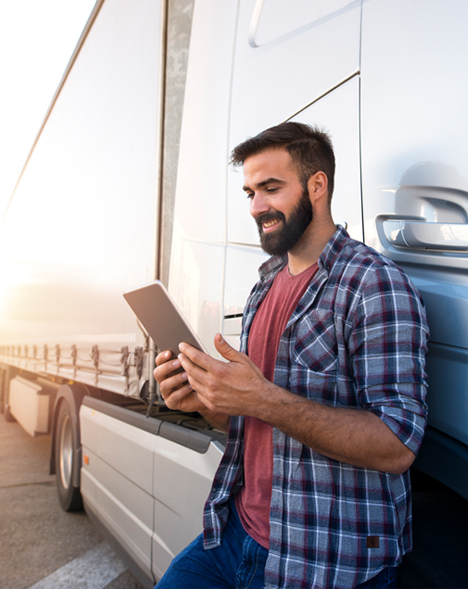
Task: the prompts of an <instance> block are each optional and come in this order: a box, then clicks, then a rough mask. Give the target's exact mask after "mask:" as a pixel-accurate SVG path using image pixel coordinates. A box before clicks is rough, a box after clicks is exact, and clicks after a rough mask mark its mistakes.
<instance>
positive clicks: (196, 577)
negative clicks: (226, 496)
mask: <svg viewBox="0 0 468 589" xmlns="http://www.w3.org/2000/svg"><path fill="white" fill-rule="evenodd" d="M230 508H231V509H230V514H229V519H228V523H227V526H226V529H225V531H224V534H223V541H222V543H221V545H220V546H218V547H217V548H213V549H211V550H204V548H203V537H202V535H200V536H198V538H195V540H194V541H193V542H192V543H191V544H189V545H188V546H187V548H185V549H184V550H182V552H181V553H180V554H179V555H178V556H176V557H175V558H174V560H173V561H172V563H171V565H170V567H169V568H168V569H167V571H166V573H165V575H164V576H163V577H162V579H161V580H160V581H159V583H158V584H157V586H156V588H155V589H202V588H203V589H223V588H226V589H233V588H234V587H235V589H247V588H248V589H263V587H264V577H265V564H266V560H267V557H268V550H267V549H266V548H264V547H263V546H260V544H258V543H257V542H255V540H254V539H253V538H251V537H250V536H249V535H248V534H247V533H246V532H245V530H244V528H243V526H242V524H241V522H240V520H239V516H238V515H237V512H236V509H235V507H234V501H231V505H230ZM394 587H396V568H388V569H384V570H383V571H381V572H380V573H379V574H378V575H377V576H376V577H374V578H373V579H370V580H369V581H366V582H365V583H363V584H361V585H359V586H358V587H356V589H393V588H394Z"/></svg>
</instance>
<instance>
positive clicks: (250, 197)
mask: <svg viewBox="0 0 468 589" xmlns="http://www.w3.org/2000/svg"><path fill="white" fill-rule="evenodd" d="M245 196H246V197H247V198H248V199H249V200H251V199H252V198H253V197H254V193H253V192H246V193H245Z"/></svg>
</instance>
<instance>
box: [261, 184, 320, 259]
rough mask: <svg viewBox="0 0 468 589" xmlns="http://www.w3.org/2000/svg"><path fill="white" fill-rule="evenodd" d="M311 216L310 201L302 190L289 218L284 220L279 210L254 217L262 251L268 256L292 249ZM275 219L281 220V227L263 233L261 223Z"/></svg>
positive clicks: (308, 223) (279, 254)
mask: <svg viewBox="0 0 468 589" xmlns="http://www.w3.org/2000/svg"><path fill="white" fill-rule="evenodd" d="M312 218H313V212H312V203H311V202H310V198H309V193H308V191H307V190H304V191H303V192H302V195H301V199H300V200H299V202H298V203H297V205H296V207H295V208H294V209H293V211H292V212H291V214H290V215H289V219H287V220H286V217H285V216H284V214H283V213H281V212H280V211H275V212H270V213H264V214H263V215H259V216H258V217H256V219H255V221H256V223H257V227H258V234H259V236H260V245H261V246H262V249H263V251H265V252H266V253H267V254H269V255H270V256H282V255H284V254H286V253H287V252H289V251H290V250H292V249H293V247H294V246H295V245H296V244H297V243H298V241H299V240H300V239H301V237H302V236H303V235H304V232H305V230H306V229H307V227H308V226H309V225H310V223H311V221H312ZM276 219H279V220H280V221H282V224H283V226H282V227H281V229H277V230H276V231H274V232H273V233H271V234H270V233H265V232H264V231H263V227H262V224H263V223H266V222H268V221H274V220H276Z"/></svg>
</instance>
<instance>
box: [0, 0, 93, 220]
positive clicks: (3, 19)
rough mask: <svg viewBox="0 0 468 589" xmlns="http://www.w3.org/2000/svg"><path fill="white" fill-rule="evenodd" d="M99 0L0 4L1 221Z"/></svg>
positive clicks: (0, 0) (0, 1) (16, 0)
mask: <svg viewBox="0 0 468 589" xmlns="http://www.w3.org/2000/svg"><path fill="white" fill-rule="evenodd" d="M95 3H96V0H0V219H1V218H2V216H3V212H4V210H5V207H6V206H7V204H8V201H9V200H10V197H11V195H12V193H13V190H14V187H15V185H16V182H17V180H18V178H19V175H20V173H21V170H22V168H23V165H24V163H25V161H26V158H27V157H28V154H29V152H30V150H31V147H32V145H33V143H34V140H35V138H36V136H37V134H38V132H39V129H40V126H41V124H42V121H43V120H44V116H45V114H46V112H47V109H48V107H49V105H50V103H51V100H52V98H53V96H54V94H55V91H56V89H57V87H58V85H59V83H60V80H61V79H62V75H63V73H64V71H65V68H66V67H67V64H68V61H69V59H70V57H71V55H72V53H73V50H74V49H75V46H76V44H77V42H78V39H79V38H80V35H81V33H82V31H83V28H84V26H85V25H86V22H87V20H88V17H89V15H90V14H91V12H92V9H93V7H94V5H95Z"/></svg>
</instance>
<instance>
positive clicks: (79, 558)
mask: <svg viewBox="0 0 468 589" xmlns="http://www.w3.org/2000/svg"><path fill="white" fill-rule="evenodd" d="M49 445H50V437H49V436H41V437H37V438H31V437H30V436H29V435H28V434H26V433H25V432H24V430H23V429H22V428H21V427H20V426H19V425H18V424H17V423H16V422H13V423H11V422H6V421H5V419H4V416H3V415H0V589H29V588H32V587H34V589H70V588H71V587H76V588H77V589H78V588H79V589H104V588H106V589H124V588H125V589H143V588H142V586H141V585H140V584H139V583H138V582H137V581H136V580H135V579H134V578H133V577H132V575H131V574H130V573H129V571H128V570H126V568H125V565H124V564H123V563H122V561H121V560H120V559H119V558H118V557H117V556H116V554H115V553H114V552H113V551H112V550H111V549H110V547H109V546H108V544H107V543H106V542H104V540H103V538H102V537H101V536H100V534H98V533H97V532H96V530H95V529H94V528H93V526H92V524H91V522H90V521H89V519H88V518H87V516H86V514H85V513H84V512H79V513H65V512H64V511H63V510H62V509H61V507H60V505H59V502H58V499H57V492H56V489H55V476H50V475H49V474H48V472H49Z"/></svg>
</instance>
